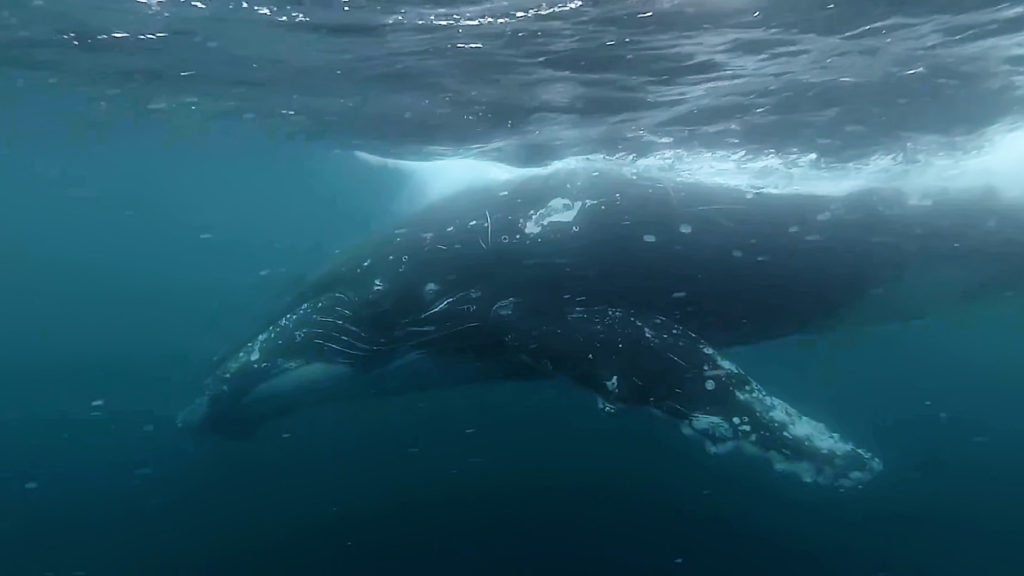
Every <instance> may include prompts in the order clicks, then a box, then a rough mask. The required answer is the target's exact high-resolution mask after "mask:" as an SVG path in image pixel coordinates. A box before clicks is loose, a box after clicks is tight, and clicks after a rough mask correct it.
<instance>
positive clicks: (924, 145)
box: [356, 119, 1024, 202]
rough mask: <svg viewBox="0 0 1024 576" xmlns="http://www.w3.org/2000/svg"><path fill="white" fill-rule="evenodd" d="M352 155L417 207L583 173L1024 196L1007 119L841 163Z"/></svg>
mask: <svg viewBox="0 0 1024 576" xmlns="http://www.w3.org/2000/svg"><path fill="white" fill-rule="evenodd" d="M356 155H357V157H358V158H359V159H361V160H363V161H366V162H368V163H371V164H373V165H378V166H387V167H389V168H393V169H396V170H399V171H401V172H404V173H405V174H407V176H408V177H409V178H410V189H411V190H412V191H414V192H415V194H416V195H417V197H418V198H421V201H422V202H430V201H433V200H437V199H440V198H444V197H445V196H448V195H451V194H455V193H457V192H460V191H463V190H465V189H468V188H470V187H473V186H480V187H482V188H487V187H488V186H489V185H492V186H498V185H501V184H509V183H511V182H513V181H515V180H517V179H520V178H526V177H530V176H538V175H545V174H555V173H558V172H562V171H570V170H580V169H586V170H590V171H592V172H617V173H621V174H625V175H627V176H642V177H644V178H648V179H654V180H658V181H662V182H665V183H666V184H671V183H673V182H699V183H704V184H710V185H719V186H727V187H731V188H738V189H742V190H749V191H757V192H766V193H780V194H785V193H803V194H821V195H843V194H847V193H850V192H854V191H858V190H864V189H868V188H888V189H899V190H902V191H905V192H907V193H909V194H911V195H912V196H923V195H927V194H931V193H935V192H956V191H957V190H964V191H965V192H975V191H977V190H979V189H985V188H988V189H993V190H995V191H998V192H1000V193H1002V194H1003V195H1006V196H1010V197H1024V184H1022V183H1024V119H1017V120H1012V121H1011V120H1008V121H1005V122H1003V123H1001V124H998V125H996V126H993V127H991V128H988V129H986V130H982V131H980V132H977V133H974V134H971V135H968V136H963V137H959V138H945V139H940V138H935V137H929V138H920V139H917V140H911V141H908V142H907V143H906V144H905V145H904V146H902V147H901V149H899V150H892V151H887V152H879V153H877V154H875V155H873V156H871V157H868V158H862V159H859V160H854V161H850V162H846V163H829V162H826V161H824V160H822V159H821V158H820V157H819V156H818V155H817V154H816V153H814V152H813V151H804V152H790V153H780V152H771V153H753V152H748V151H746V150H743V149H737V150H703V149H667V150H663V151H660V152H656V153H654V154H651V155H649V156H645V157H608V156H602V155H592V156H574V157H568V158H563V159H560V160H556V161H553V162H551V163H549V164H547V165H544V166H539V167H530V168H517V167H515V166H510V165H507V164H502V163H500V162H495V161H491V160H481V159H476V158H472V157H460V158H442V159H437V160H423V161H413V160H400V159H390V158H382V157H379V156H374V155H371V154H366V153H362V152H357V153H356Z"/></svg>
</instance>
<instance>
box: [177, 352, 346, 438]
mask: <svg viewBox="0 0 1024 576" xmlns="http://www.w3.org/2000/svg"><path fill="white" fill-rule="evenodd" d="M351 372H352V369H351V368H350V367H349V366H346V365H343V364H331V363H326V362H310V363H304V364H301V365H298V366H297V367H294V368H289V369H285V370H282V371H279V372H277V373H274V374H270V375H268V377H266V378H264V379H258V380H257V379H254V378H253V376H251V375H250V376H249V378H248V382H245V383H244V384H241V383H239V382H232V381H231V378H230V377H224V376H223V375H215V376H213V377H211V381H210V382H208V390H209V391H208V392H207V394H206V395H204V396H201V397H200V398H198V399H197V400H195V401H194V402H193V403H192V404H191V405H190V406H188V407H187V408H185V409H184V410H182V411H181V413H180V414H179V415H178V419H177V424H178V427H179V428H181V429H184V430H188V431H192V432H196V433H209V434H212V435H216V436H223V437H225V438H233V439H244V438H249V437H251V436H253V435H254V434H255V433H256V431H257V430H258V428H259V427H260V426H261V424H262V423H264V422H265V421H268V420H270V419H273V418H276V417H279V416H283V415H285V414H288V413H291V412H294V411H297V410H299V409H301V408H303V407H307V406H311V405H315V404H318V403H320V402H323V401H326V400H327V398H328V397H329V396H331V395H332V394H335V393H336V392H337V388H339V387H340V386H343V384H344V382H346V381H347V380H348V379H349V377H350V376H351Z"/></svg>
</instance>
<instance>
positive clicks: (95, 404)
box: [89, 398, 107, 408]
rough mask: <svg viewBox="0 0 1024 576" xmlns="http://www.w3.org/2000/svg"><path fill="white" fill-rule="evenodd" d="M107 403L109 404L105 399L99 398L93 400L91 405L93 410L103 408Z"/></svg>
mask: <svg viewBox="0 0 1024 576" xmlns="http://www.w3.org/2000/svg"><path fill="white" fill-rule="evenodd" d="M106 403H107V402H106V400H104V399H103V398H98V399H96V400H93V401H92V402H90V403H89V405H90V406H92V407H93V408H98V407H100V406H103V405H104V404H106Z"/></svg>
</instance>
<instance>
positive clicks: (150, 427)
mask: <svg viewBox="0 0 1024 576" xmlns="http://www.w3.org/2000/svg"><path fill="white" fill-rule="evenodd" d="M155 429H156V427H155V426H153V425H152V424H146V425H145V426H143V427H142V431H143V432H152V431H153V430H155Z"/></svg>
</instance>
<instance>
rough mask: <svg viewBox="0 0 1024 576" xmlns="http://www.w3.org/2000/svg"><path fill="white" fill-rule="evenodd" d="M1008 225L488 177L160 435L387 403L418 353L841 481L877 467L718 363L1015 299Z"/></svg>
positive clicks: (1023, 225) (377, 248)
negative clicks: (560, 383)
mask: <svg viewBox="0 0 1024 576" xmlns="http://www.w3.org/2000/svg"><path fill="white" fill-rule="evenodd" d="M1022 215H1024V210H1022V209H1021V207H1020V206H1019V205H1018V204H1016V203H1014V202H1012V201H1009V200H1006V199H1002V198H997V197H995V196H991V195H986V194H979V195H977V196H975V197H970V198H966V197H961V196H947V197H936V198H933V199H931V200H930V201H928V202H920V201H913V200H912V199H910V198H908V197H906V196H905V195H902V194H900V193H898V192H897V191H893V190H871V191H864V192H860V193H855V194H849V195H846V196H841V197H835V196H823V195H812V194H750V193H748V192H744V191H738V190H732V189H726V188H717V187H708V186H702V185H699V184H673V185H671V186H668V185H665V184H661V183H657V182H644V181H642V180H638V179H633V178H627V177H618V176H608V175H600V174H597V175H594V174H587V175H583V176H580V175H575V174H574V175H572V176H560V177H554V176H551V175H544V176H539V177H526V178H522V179H518V180H516V181H514V182H508V183H505V184H498V185H495V184H494V183H491V184H489V185H488V186H485V187H482V188H476V189H472V188H471V189H467V190H463V191H461V192H459V193H456V194H453V195H451V196H446V197H444V198H440V199H438V200H437V201H435V202H433V203H431V204H429V205H427V206H425V207H423V208H422V209H419V210H417V211H416V213H414V214H411V215H409V216H407V217H405V218H404V219H403V220H402V221H401V222H399V223H398V224H397V225H396V226H395V228H394V230H393V231H391V232H390V233H386V234H380V235H377V236H375V237H373V238H369V239H367V240H366V241H365V242H363V243H361V244H359V245H356V246H353V247H351V248H350V249H349V250H347V251H346V252H345V253H344V254H342V255H341V257H340V258H339V260H338V261H337V262H334V263H331V264H330V265H329V266H328V267H327V269H326V271H325V272H324V273H323V274H321V275H320V276H319V277H317V278H315V279H314V280H312V281H311V282H310V283H309V284H308V285H307V286H306V287H305V288H304V289H303V290H302V291H301V292H300V293H299V294H297V295H296V297H295V298H294V300H293V301H292V302H291V304H290V305H289V307H288V311H287V313H285V314H283V315H282V316H281V317H279V318H276V319H274V321H273V322H272V323H271V324H270V325H269V326H267V327H266V328H265V329H264V330H262V331H261V332H260V333H259V334H257V335H256V336H255V337H254V338H252V339H250V340H248V341H247V342H245V343H243V344H241V345H239V346H237V347H235V348H234V352H233V353H231V355H230V356H228V357H227V358H226V360H224V361H223V362H222V363H221V364H220V365H219V366H218V367H217V368H216V370H215V371H214V372H213V374H211V375H210V376H209V378H208V380H207V382H206V392H205V393H204V394H203V395H202V396H200V398H199V399H198V400H197V401H196V402H195V403H194V404H193V405H192V406H190V407H188V408H187V409H186V410H185V411H183V412H182V414H181V415H180V417H179V424H180V425H181V426H182V427H184V428H188V429H191V430H194V431H198V432H205V433H208V434H214V435H221V436H228V437H246V436H249V435H251V434H253V433H254V432H255V431H256V430H257V429H258V428H259V427H260V425H261V424H262V423H264V422H266V421H268V420H270V419H272V418H276V417H279V416H282V415H284V414H288V413H291V412H294V411H297V410H300V409H301V408H303V407H304V406H309V405H312V404H318V403H322V402H330V401H337V400H338V399H341V398H345V397H351V396H363V395H373V394H375V393H403V390H402V388H401V387H398V388H397V389H395V388H393V387H390V388H388V389H387V390H383V389H381V388H383V387H384V386H385V385H383V384H381V382H382V380H381V379H379V378H378V377H377V376H378V375H379V374H381V373H383V372H384V371H386V370H389V369H391V368H393V367H394V366H395V365H396V364H399V363H402V362H404V361H406V360H408V359H410V358H415V357H417V356H422V355H429V356H433V357H439V358H453V359H462V360H470V361H472V362H476V363H478V364H480V365H483V366H487V367H489V368H490V369H491V374H492V375H497V376H502V377H506V378H508V377H515V378H522V379H531V378H548V377H553V376H560V377H565V378H567V379H569V380H571V381H572V382H574V383H575V384H577V385H579V386H583V387H585V388H587V389H589V390H591V391H593V392H594V393H595V394H596V395H597V397H598V401H599V404H600V406H601V407H602V409H604V410H606V411H615V410H617V409H620V408H622V407H646V408H648V409H650V410H653V411H655V412H656V413H658V414H661V415H663V416H667V417H669V418H672V419H674V420H676V421H678V423H679V427H680V429H681V430H682V431H683V432H684V433H685V434H686V435H688V436H691V437H693V438H695V439H697V440H698V441H700V442H701V443H703V445H704V447H705V448H706V450H707V451H708V452H709V453H712V454H721V453H727V452H739V453H744V454H750V455H753V456H756V457H758V458H760V459H762V460H764V461H766V462H768V463H769V464H770V465H771V466H772V467H773V468H774V469H776V470H778V471H781V472H786V473H791V474H794V475H795V476H796V477H798V478H800V479H801V480H803V481H806V482H814V483H819V484H824V485H830V486H837V487H844V488H845V487H851V486H857V485H861V484H863V483H864V482H867V481H868V480H870V479H871V478H873V477H875V476H876V475H877V474H878V473H879V472H880V471H881V470H882V463H881V461H880V460H879V459H878V458H877V457H875V456H874V455H872V454H870V453H869V452H867V451H866V450H864V449H862V448H859V447H857V446H854V445H853V444H851V443H850V442H848V441H847V440H845V439H843V438H841V437H840V436H839V435H837V434H835V433H834V432H832V431H830V430H828V429H827V428H826V427H825V426H824V425H822V424H821V423H820V422H818V421H816V420H813V419H811V418H809V417H807V416H805V415H803V414H801V413H800V412H799V411H797V410H796V409H794V408H793V407H792V406H791V405H789V404H788V403H786V402H784V401H783V400H781V399H779V398H777V397H775V396H773V395H772V394H770V393H769V392H768V391H767V390H766V389H765V388H763V387H762V386H761V385H760V384H758V383H757V382H756V381H755V380H754V379H753V378H751V377H750V376H749V375H748V374H747V373H745V372H744V371H743V370H742V369H741V368H740V367H739V366H736V365H735V364H733V363H732V362H730V361H729V360H728V359H726V358H725V356H723V353H722V351H723V350H727V349H729V348H731V347H735V346H741V345H749V344H754V343H758V342H764V341H767V340H772V339H777V338H783V337H787V336H791V335H794V334H800V333H815V332H821V331H825V330H831V329H834V328H836V327H840V326H844V325H850V324H856V323H884V322H894V321H902V320H907V319H911V318H919V317H926V316H928V315H930V314H933V313H935V312H937V311H942V310H945V309H948V308H950V307H952V306H957V305H960V304H962V303H963V302H967V301H970V300H972V299H978V298H982V297H985V296H986V295H992V294H1000V293H1002V292H1005V291H1007V290H1013V289H1016V288H1017V287H1019V286H1020V285H1022V284H1024V217H1022ZM483 377H485V376H482V378H483Z"/></svg>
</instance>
